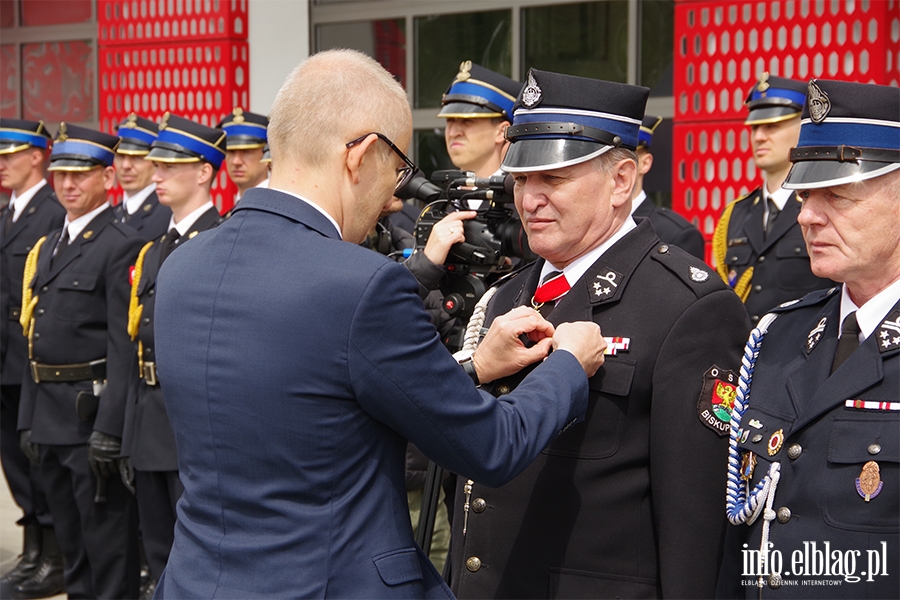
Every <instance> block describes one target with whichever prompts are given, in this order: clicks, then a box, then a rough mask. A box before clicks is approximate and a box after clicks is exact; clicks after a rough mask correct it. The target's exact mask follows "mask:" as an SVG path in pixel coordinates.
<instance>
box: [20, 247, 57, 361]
mask: <svg viewBox="0 0 900 600" xmlns="http://www.w3.org/2000/svg"><path fill="white" fill-rule="evenodd" d="M63 233H65V232H63ZM45 241H47V236H46V235H45V236H44V237H42V238H41V239H39V240H38V241H37V243H36V244H35V245H34V248H32V249H31V252H29V253H28V257H27V258H26V259H25V271H24V273H23V275H22V309H21V310H20V311H19V325H21V326H22V335H25V336H28V335H29V333H28V330H29V328H30V324H31V315H33V314H34V307H35V306H37V303H38V297H37V296H34V295H33V292H32V288H31V284H32V283H34V276H35V274H36V273H37V262H38V257H39V256H40V254H41V246H43V245H44V242H45ZM29 339H30V338H29ZM29 358H31V356H30V353H29Z"/></svg>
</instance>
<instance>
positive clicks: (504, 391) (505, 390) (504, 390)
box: [497, 384, 509, 396]
mask: <svg viewBox="0 0 900 600" xmlns="http://www.w3.org/2000/svg"><path fill="white" fill-rule="evenodd" d="M497 393H498V394H500V395H501V396H502V395H503V394H508V393H509V386H508V385H506V384H502V385H498V386H497Z"/></svg>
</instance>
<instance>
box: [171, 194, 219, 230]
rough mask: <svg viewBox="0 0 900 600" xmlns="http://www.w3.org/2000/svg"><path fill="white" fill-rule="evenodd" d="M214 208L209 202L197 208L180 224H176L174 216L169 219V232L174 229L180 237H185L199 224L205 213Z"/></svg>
mask: <svg viewBox="0 0 900 600" xmlns="http://www.w3.org/2000/svg"><path fill="white" fill-rule="evenodd" d="M211 208H213V203H212V200H207V201H206V202H205V203H204V204H203V205H202V206H201V207H200V208H196V209H194V210H193V211H191V212H190V214H188V216H186V217H185V218H183V219H182V220H180V221H179V222H178V223H176V222H175V215H174V214H173V215H172V216H171V217H170V218H169V229H168V230H167V231H172V228H173V227H174V228H175V230H176V231H178V235H185V234H186V233H187V232H188V231H190V230H191V227H192V226H193V225H194V223H196V222H197V219H199V218H200V217H201V216H202V215H203V213H205V212H206V211H208V210H209V209H211Z"/></svg>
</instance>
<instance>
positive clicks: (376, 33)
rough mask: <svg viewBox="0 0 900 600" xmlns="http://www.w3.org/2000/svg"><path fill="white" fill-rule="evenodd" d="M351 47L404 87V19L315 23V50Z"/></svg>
mask: <svg viewBox="0 0 900 600" xmlns="http://www.w3.org/2000/svg"><path fill="white" fill-rule="evenodd" d="M332 48H352V49H354V50H359V51H360V52H364V53H365V54H368V55H369V56H371V57H372V58H374V59H375V60H377V61H378V62H379V63H381V65H382V66H383V67H384V68H385V69H387V70H388V71H389V72H390V73H391V74H392V75H394V77H396V78H397V80H398V81H399V82H400V83H401V84H402V85H403V87H404V88H405V87H406V27H405V21H404V20H403V19H384V20H380V21H357V22H352V23H334V24H324V25H317V26H316V51H317V52H319V51H321V50H330V49H332Z"/></svg>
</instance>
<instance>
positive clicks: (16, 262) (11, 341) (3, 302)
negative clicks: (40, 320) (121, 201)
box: [0, 185, 66, 385]
mask: <svg viewBox="0 0 900 600" xmlns="http://www.w3.org/2000/svg"><path fill="white" fill-rule="evenodd" d="M10 210H11V208H10V207H9V206H5V207H4V208H3V210H2V211H0V261H2V262H0V381H2V382H3V384H4V385H19V384H20V383H21V382H22V372H23V370H24V369H25V365H26V363H27V362H28V342H27V340H26V339H25V336H23V335H22V326H21V325H19V311H20V310H21V308H22V273H23V271H24V269H25V259H26V258H27V257H28V253H29V252H31V249H32V248H33V247H34V244H35V242H37V241H38V240H39V239H40V238H41V237H43V236H45V235H47V234H48V233H50V232H51V231H53V230H54V229H59V228H60V227H62V224H63V220H64V219H65V218H66V211H65V209H63V207H62V206H61V205H60V204H59V201H58V200H57V199H56V194H54V193H53V188H51V187H50V185H44V187H42V188H41V189H39V190H38V191H37V193H35V195H34V196H33V197H32V198H31V200H30V201H29V202H28V206H27V207H26V208H25V211H24V212H23V213H22V214H21V215H20V216H19V218H18V219H16V222H15V223H13V224H12V227H11V228H10V230H9V234H8V235H4V233H3V223H5V221H6V215H7V212H8V211H10Z"/></svg>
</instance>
